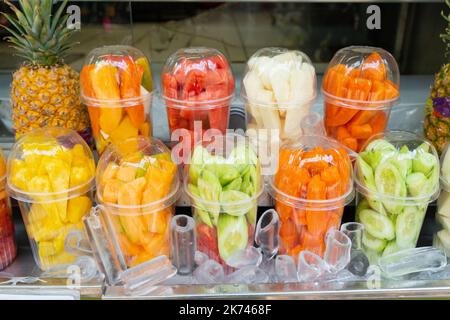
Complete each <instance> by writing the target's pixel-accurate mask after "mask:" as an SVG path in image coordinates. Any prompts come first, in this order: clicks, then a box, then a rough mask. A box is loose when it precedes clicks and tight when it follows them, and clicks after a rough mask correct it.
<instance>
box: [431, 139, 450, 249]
mask: <svg viewBox="0 0 450 320" xmlns="http://www.w3.org/2000/svg"><path fill="white" fill-rule="evenodd" d="M448 146H449V145H448V144H447V146H446V147H445V149H444V150H443V152H442V155H441V176H440V182H441V194H440V195H439V199H438V201H437V211H436V222H437V223H438V224H439V226H440V228H439V231H437V232H436V234H435V235H434V237H433V245H434V246H435V247H438V248H440V249H442V250H444V251H445V252H446V254H447V256H450V152H448V150H449V149H448Z"/></svg>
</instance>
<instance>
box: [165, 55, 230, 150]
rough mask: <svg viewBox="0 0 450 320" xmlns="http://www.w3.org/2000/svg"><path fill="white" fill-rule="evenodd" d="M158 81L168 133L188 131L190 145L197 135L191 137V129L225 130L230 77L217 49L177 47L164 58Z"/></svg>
mask: <svg viewBox="0 0 450 320" xmlns="http://www.w3.org/2000/svg"><path fill="white" fill-rule="evenodd" d="M161 81H162V82H161V91H162V97H163V99H164V102H165V104H166V108H167V117H168V122H169V129H170V133H173V132H174V131H176V130H178V129H185V130H188V131H189V133H190V134H191V138H192V143H193V144H194V140H195V139H196V138H199V137H194V131H196V132H199V133H200V134H202V133H203V132H204V131H205V130H208V129H217V130H219V131H220V132H221V133H223V134H224V133H225V131H226V129H227V128H228V120H229V113H230V105H231V101H232V99H233V96H234V77H233V73H232V70H231V67H230V64H229V63H228V61H227V59H226V58H225V56H224V55H223V54H222V53H221V52H219V51H218V50H216V49H211V48H204V47H192V48H183V49H179V50H178V51H176V52H175V53H174V54H172V55H171V56H170V57H169V58H168V59H167V61H166V63H165V65H164V69H163V72H162V76H161ZM196 123H197V126H198V128H199V129H197V130H195V129H196V128H197V127H195V124H196ZM194 138H195V139H194ZM193 144H192V145H193Z"/></svg>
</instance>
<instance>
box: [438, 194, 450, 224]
mask: <svg viewBox="0 0 450 320" xmlns="http://www.w3.org/2000/svg"><path fill="white" fill-rule="evenodd" d="M437 206H438V214H440V215H442V216H445V217H447V218H450V192H447V191H442V192H441V195H440V197H439V199H438V202H437Z"/></svg>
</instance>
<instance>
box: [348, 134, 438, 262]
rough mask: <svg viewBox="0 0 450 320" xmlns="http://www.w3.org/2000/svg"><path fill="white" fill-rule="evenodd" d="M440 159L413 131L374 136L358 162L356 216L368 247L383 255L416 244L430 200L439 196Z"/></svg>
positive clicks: (374, 258) (372, 254) (375, 255)
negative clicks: (362, 226) (362, 228)
mask: <svg viewBox="0 0 450 320" xmlns="http://www.w3.org/2000/svg"><path fill="white" fill-rule="evenodd" d="M439 167H440V166H439V158H438V156H437V153H436V150H435V149H434V147H433V146H432V145H431V144H430V143H429V142H427V141H424V140H423V139H421V138H420V137H418V136H416V135H415V134H413V133H408V132H402V131H391V132H387V133H386V134H379V135H376V136H374V137H372V138H371V139H370V140H369V141H368V144H367V145H366V146H365V147H363V151H362V152H361V153H360V156H359V157H358V159H357V161H356V168H355V171H356V174H355V182H356V190H357V209H356V220H357V221H359V222H361V223H362V224H364V235H363V239H362V242H363V247H364V250H365V252H366V254H367V255H368V257H369V259H371V262H372V263H376V262H377V259H378V257H380V256H385V255H388V254H390V253H394V252H397V251H399V250H401V249H409V248H414V247H415V246H416V243H417V240H418V237H419V233H420V230H421V228H422V222H423V220H424V217H425V213H426V210H427V207H428V204H429V203H430V202H432V201H433V200H435V199H436V198H437V196H438V195H439V171H440V169H439Z"/></svg>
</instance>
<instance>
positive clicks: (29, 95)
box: [11, 64, 89, 138]
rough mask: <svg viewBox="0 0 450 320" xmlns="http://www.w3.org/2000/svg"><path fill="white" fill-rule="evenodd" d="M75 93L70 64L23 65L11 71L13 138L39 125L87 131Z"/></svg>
mask: <svg viewBox="0 0 450 320" xmlns="http://www.w3.org/2000/svg"><path fill="white" fill-rule="evenodd" d="M79 92H80V89H79V74H78V73H77V72H76V71H75V70H73V69H72V68H71V67H70V66H68V65H65V64H63V65H56V66H52V67H41V66H38V67H34V66H29V65H26V64H24V65H23V66H22V67H21V68H20V69H19V70H17V71H16V72H15V73H14V74H13V82H12V87H11V102H12V120H13V124H14V129H15V132H16V138H17V137H19V136H21V135H22V134H24V133H26V132H28V131H30V130H32V129H35V128H42V127H63V128H68V129H73V130H76V131H78V132H82V131H85V130H87V129H88V128H89V115H88V112H87V109H86V107H85V106H84V105H82V103H81V101H80V94H79Z"/></svg>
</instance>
